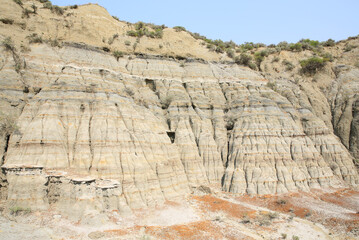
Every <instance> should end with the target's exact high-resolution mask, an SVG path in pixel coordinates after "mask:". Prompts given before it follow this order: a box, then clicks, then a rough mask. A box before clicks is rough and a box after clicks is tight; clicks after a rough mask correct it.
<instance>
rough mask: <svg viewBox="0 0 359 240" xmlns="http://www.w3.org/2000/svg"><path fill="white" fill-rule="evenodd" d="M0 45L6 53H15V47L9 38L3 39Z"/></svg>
mask: <svg viewBox="0 0 359 240" xmlns="http://www.w3.org/2000/svg"><path fill="white" fill-rule="evenodd" d="M1 45H2V46H3V47H4V48H5V50H6V51H12V52H14V51H15V45H14V42H13V41H12V39H11V37H7V38H5V39H4V40H3V41H2V43H1Z"/></svg>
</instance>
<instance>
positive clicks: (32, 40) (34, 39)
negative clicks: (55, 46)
mask: <svg viewBox="0 0 359 240" xmlns="http://www.w3.org/2000/svg"><path fill="white" fill-rule="evenodd" d="M26 38H27V39H28V40H29V43H42V42H43V40H42V37H41V36H39V35H38V34H37V33H33V34H30V35H28V36H27V37H26Z"/></svg>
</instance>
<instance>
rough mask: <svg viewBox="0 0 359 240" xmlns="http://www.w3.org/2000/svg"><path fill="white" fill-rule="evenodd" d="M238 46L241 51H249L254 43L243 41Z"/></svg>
mask: <svg viewBox="0 0 359 240" xmlns="http://www.w3.org/2000/svg"><path fill="white" fill-rule="evenodd" d="M240 48H241V49H242V50H243V51H250V50H252V49H253V48H254V44H253V43H252V42H245V43H244V44H242V45H240Z"/></svg>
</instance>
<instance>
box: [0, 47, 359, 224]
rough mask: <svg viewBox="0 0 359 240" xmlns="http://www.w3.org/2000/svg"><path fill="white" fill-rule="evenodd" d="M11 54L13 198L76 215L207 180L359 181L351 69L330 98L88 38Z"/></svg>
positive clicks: (8, 194) (6, 61) (6, 176)
mask: <svg viewBox="0 0 359 240" xmlns="http://www.w3.org/2000/svg"><path fill="white" fill-rule="evenodd" d="M0 58H1V64H2V65H1V68H0V103H1V106H0V107H1V108H0V110H1V111H2V112H3V113H7V115H10V116H12V117H13V119H14V121H15V122H16V125H17V127H16V128H14V129H13V131H12V132H11V133H9V132H5V133H4V134H3V136H2V139H1V141H2V142H1V152H0V153H1V159H2V162H1V165H2V169H3V173H2V175H1V176H0V177H1V180H2V181H1V182H0V195H1V197H2V198H3V199H6V200H7V204H8V205H9V206H24V207H31V208H32V209H47V208H49V207H52V208H55V209H58V210H60V211H61V212H63V213H64V214H67V215H69V216H74V217H76V216H83V215H86V214H93V213H94V212H104V211H108V210H118V211H120V212H124V213H125V212H128V211H131V209H138V208H143V207H153V206H156V205H160V204H162V203H164V202H165V201H166V200H175V199H180V198H182V197H183V196H186V194H188V193H190V192H191V189H192V188H196V187H198V186H206V185H210V186H213V187H221V188H222V190H224V191H227V192H231V193H238V194H244V193H248V194H275V193H284V192H288V191H298V190H302V191H308V190H309V189H311V188H325V187H348V186H354V187H355V186H357V185H358V184H359V176H358V171H357V168H356V167H355V165H354V163H353V157H352V156H351V155H350V152H349V150H350V151H351V153H352V155H353V156H354V157H355V158H359V150H358V149H359V140H358V137H359V134H358V127H359V110H358V109H359V98H358V97H359V96H358V92H359V81H358V76H359V71H358V69H355V68H353V67H348V66H342V67H340V66H339V67H338V69H337V70H333V71H335V74H336V75H335V77H334V80H333V82H334V84H333V86H332V87H331V88H330V89H328V91H326V92H324V93H323V92H321V91H319V90H318V91H317V89H318V86H316V85H315V84H314V85H310V84H309V83H307V82H302V83H301V84H297V83H295V82H293V81H292V80H291V79H287V78H283V77H280V76H277V75H276V74H270V71H269V72H267V73H259V72H256V71H252V70H249V69H248V68H245V67H241V66H238V65H236V64H223V63H218V62H207V61H200V60H193V59H188V60H187V61H184V60H180V61H179V60H175V59H171V58H165V57H158V56H157V57H155V56H147V55H139V56H133V55H132V56H125V57H123V58H119V59H118V60H116V58H114V57H113V56H111V55H110V54H109V53H106V52H103V51H99V50H98V49H93V48H92V49H91V48H89V47H88V46H86V45H81V44H68V45H66V46H63V47H62V48H58V47H51V46H49V45H46V44H33V45H31V51H30V52H26V53H19V52H15V53H14V51H13V52H12V51H6V50H5V49H1V55H0ZM273 81H275V82H276V85H275V86H273V85H271V83H273ZM313 86H314V87H313ZM340 95H345V96H348V97H346V98H344V97H340ZM320 102H322V103H320ZM317 103H318V104H317ZM319 103H320V104H319ZM2 126H5V125H2ZM335 134H336V135H335ZM337 136H338V137H339V138H338V137H337Z"/></svg>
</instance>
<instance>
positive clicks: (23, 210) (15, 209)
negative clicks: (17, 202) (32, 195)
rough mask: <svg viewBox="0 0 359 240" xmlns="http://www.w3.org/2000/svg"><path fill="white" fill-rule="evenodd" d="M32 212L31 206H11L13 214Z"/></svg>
mask: <svg viewBox="0 0 359 240" xmlns="http://www.w3.org/2000/svg"><path fill="white" fill-rule="evenodd" d="M30 212H31V209H30V208H23V207H18V206H15V207H11V208H10V213H11V214H12V215H18V214H20V213H25V214H29V213H30Z"/></svg>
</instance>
